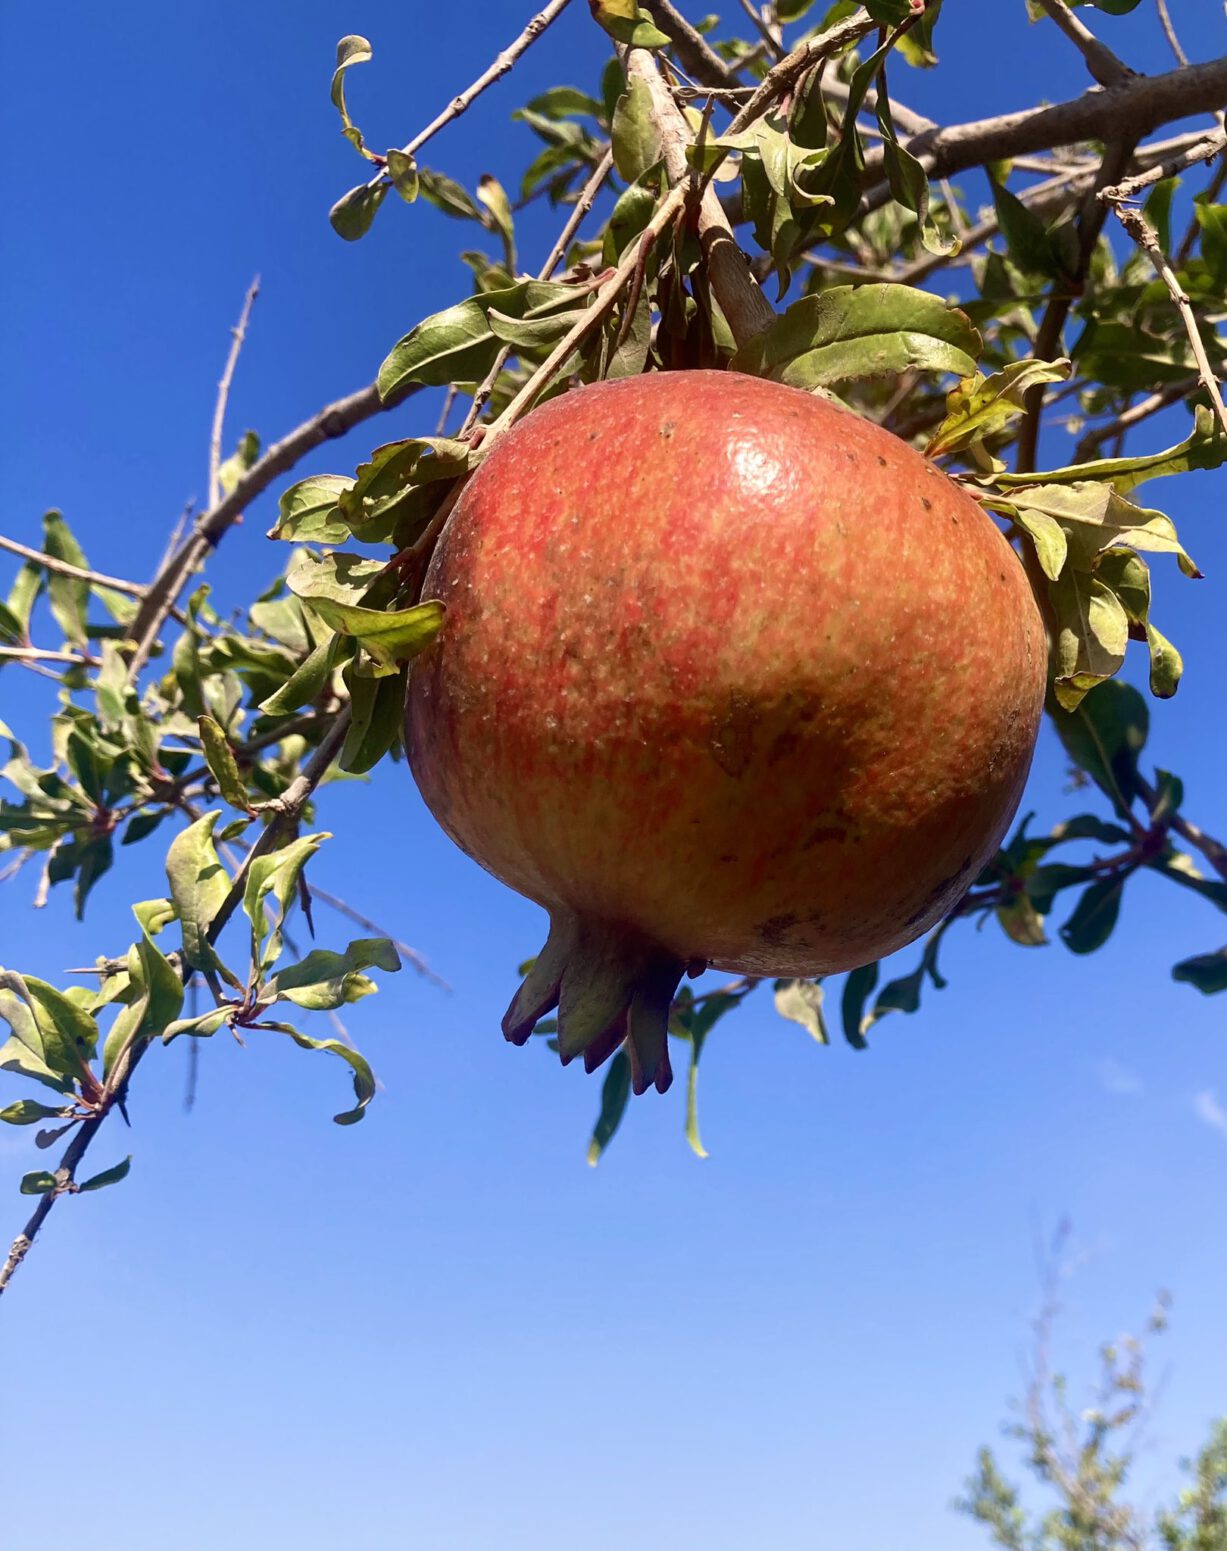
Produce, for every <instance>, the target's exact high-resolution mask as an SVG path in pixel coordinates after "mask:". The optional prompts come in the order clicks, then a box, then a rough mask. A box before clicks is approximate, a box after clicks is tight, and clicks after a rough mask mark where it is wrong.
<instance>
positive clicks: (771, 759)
mask: <svg viewBox="0 0 1227 1551" xmlns="http://www.w3.org/2000/svg"><path fill="white" fill-rule="evenodd" d="M799 742H800V739H799V738H798V737H797V735H796V733H795V732H782V733H781V734H780V735H779V737H778V738H777V739H776V740H775V742H774V743H773V744H772V745H771V752H770V754H768V755H767V763H768V764H769V765H774V764H776V763H777V762H778V761H779V760H781V759H787V758H788V756H789V755H790V754H792V753H794V752H795V750H796V747H797V744H798V743H799Z"/></svg>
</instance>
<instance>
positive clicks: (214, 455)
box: [209, 275, 260, 506]
mask: <svg viewBox="0 0 1227 1551" xmlns="http://www.w3.org/2000/svg"><path fill="white" fill-rule="evenodd" d="M259 294H260V277H259V275H257V276H256V278H255V279H254V280H253V281H252V282H251V284H250V285H249V286H248V287H247V295H246V296H245V297H244V298H243V310H242V312H241V313H240V314H239V321H238V322H237V323H236V324H235V326H234V328H232V329H231V330H230V334H231V340H230V353H229V355H227V357H226V365H225V367H224V368H223V370H222V375H221V381H220V382H219V383H218V385H217V402H216V404H215V405H214V406H213V430H212V432H211V434H210V436H209V505H210V506H216V505H217V503H218V502H219V501H220V500H221V497H222V485H221V467H222V432H223V429H224V428H225V423H226V404H227V402H228V401H229V398H230V384H231V383H232V382H233V381H234V369H235V367H236V366H237V365H238V364H239V352H240V350H242V348H243V341H244V340H245V339H246V338H247V324H248V322H249V320H250V318H251V309H252V308H253V307H254V306H255V304H256V297H257V296H259Z"/></svg>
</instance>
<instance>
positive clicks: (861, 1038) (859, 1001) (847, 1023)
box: [840, 963, 878, 1050]
mask: <svg viewBox="0 0 1227 1551" xmlns="http://www.w3.org/2000/svg"><path fill="white" fill-rule="evenodd" d="M877 983H878V965H877V964H876V963H873V964H866V965H864V966H863V967H862V968H860V969H854V970H853V971H852V973H851V974H850V975H849V976H848V978H847V979H846V980H845V981H844V991H843V996H842V997H841V998H840V1018H841V1021H842V1023H843V1030H844V1038H845V1039H846V1040H847V1041H848V1043H849V1044H850V1045H851V1046H852V1047H853V1049H854V1050H864V1049H865V1048H866V1045H865V1035H864V1032H863V1023H864V1015H865V1003H866V1002H867V1001H868V1000H869V996H870V993H871V992H872V991H873V989H874V988H875V986H876V985H877Z"/></svg>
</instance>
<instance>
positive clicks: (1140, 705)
mask: <svg viewBox="0 0 1227 1551" xmlns="http://www.w3.org/2000/svg"><path fill="white" fill-rule="evenodd" d="M1048 712H1049V715H1050V717H1051V719H1052V723H1053V726H1054V727H1055V728H1056V730H1057V735H1058V736H1059V737H1060V739H1061V742H1062V744H1063V745H1064V746H1065V752H1066V753H1067V754H1068V755H1069V757H1070V759H1071V760H1073V762H1074V764H1075V765H1077V766H1078V767H1079V769H1081V770H1085V771H1086V773H1087V775H1089V776H1090V778H1091V780H1092V781H1094V782H1095V784H1096V786H1098V787H1099V789H1100V791H1102V792H1104V793H1105V794H1106V795H1107V796H1108V797H1109V798H1110V799H1111V800H1112V802H1113V804H1114V806H1115V807H1116V809H1117V811H1118V812H1119V813H1120V814H1121V816H1122V817H1127V816H1128V813H1129V804H1130V802H1131V801H1132V799H1133V797H1134V794H1135V793H1136V790H1137V773H1138V755H1139V754H1140V753H1141V751H1142V749H1143V748H1144V747H1145V744H1146V738H1147V735H1148V734H1149V731H1150V711H1149V710H1148V708H1147V705H1146V700H1145V697H1144V696H1143V695H1141V694H1139V693H1138V691H1137V690H1136V689H1134V687H1133V685H1132V684H1125V683H1122V682H1121V680H1119V679H1113V680H1112V681H1111V682H1109V683H1106V684H1100V685H1099V686H1098V687H1097V688H1096V689H1094V690H1092V691H1091V693H1090V694H1089V695H1087V696H1086V697H1085V698H1084V699H1083V700H1082V701H1081V702H1080V703H1079V705H1078V707H1077V709H1076V710H1074V711H1066V710H1063V709H1062V708H1061V707H1059V706H1054V705H1051V704H1050V705H1049V706H1048Z"/></svg>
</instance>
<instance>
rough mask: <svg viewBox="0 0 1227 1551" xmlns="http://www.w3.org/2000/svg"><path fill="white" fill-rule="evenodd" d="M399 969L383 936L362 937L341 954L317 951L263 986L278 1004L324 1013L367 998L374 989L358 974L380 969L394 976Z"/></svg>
mask: <svg viewBox="0 0 1227 1551" xmlns="http://www.w3.org/2000/svg"><path fill="white" fill-rule="evenodd" d="M400 967H401V963H400V955H399V954H398V953H397V951H396V949H395V947H394V946H393V945H392V943H391V942H389V941H388V939H387V938H386V937H365V938H359V939H358V940H357V941H356V942H351V943H350V945H349V947H348V948H346V950H345V952H344V953H329V952H327V951H326V950H325V949H322V948H317V949H315V950H314V952H312V953H309V954H308V955H307V956H306V958H305V959H303V960H302V961H301V962H300V963H298V964H292V965H290V967H289V968H288V969H283V970H281V971H279V972H278V973H277V974H276V975H275V976H274V977H273V978H272V979H271V980H270V981H269V982H268V985H267V987H266V990H267V992H268V993H270V994H272V995H273V996H275V998H276V1000H278V1001H286V1002H294V1003H296V1004H297V1005H298V1006H299V1007H306V1008H308V1009H310V1010H311V1011H313V1012H314V1011H327V1010H328V1009H329V1008H333V1007H340V1006H341V1005H342V1003H344V1002H351V1001H355V1000H356V999H357V997H356V995H355V994H354V993H355V992H357V994H359V995H363V996H365V995H368V994H369V992H370V991H373V990H374V989H375V987H374V985H373V984H372V982H371V981H369V980H367V979H366V976H365V975H363V974H362V973H361V971H362V970H364V969H382V970H385V971H386V972H387V973H388V974H393V973H395V972H396V971H397V970H399V969H400Z"/></svg>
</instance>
